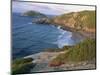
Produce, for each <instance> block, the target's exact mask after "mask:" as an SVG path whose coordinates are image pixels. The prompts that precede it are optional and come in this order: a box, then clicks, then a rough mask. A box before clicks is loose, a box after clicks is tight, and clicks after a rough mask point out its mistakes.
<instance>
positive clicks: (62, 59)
mask: <svg viewBox="0 0 100 75" xmlns="http://www.w3.org/2000/svg"><path fill="white" fill-rule="evenodd" d="M65 49H66V48H65ZM66 50H67V51H66V52H65V53H63V54H59V55H58V56H57V57H56V58H54V59H53V60H52V61H51V62H50V65H51V66H57V65H61V64H64V63H66V62H79V61H90V60H93V59H95V56H96V45H95V40H94V39H86V40H84V41H82V42H80V43H79V44H77V45H75V46H73V47H71V48H67V49H66Z"/></svg>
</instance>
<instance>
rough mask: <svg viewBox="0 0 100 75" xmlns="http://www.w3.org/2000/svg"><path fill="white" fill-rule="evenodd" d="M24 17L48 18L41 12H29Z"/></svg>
mask: <svg viewBox="0 0 100 75" xmlns="http://www.w3.org/2000/svg"><path fill="white" fill-rule="evenodd" d="M22 15H23V16H31V17H33V16H34V17H46V15H44V14H42V13H40V12H37V11H33V10H32V11H27V12H25V13H23V14H22Z"/></svg>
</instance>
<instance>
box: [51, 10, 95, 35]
mask: <svg viewBox="0 0 100 75" xmlns="http://www.w3.org/2000/svg"><path fill="white" fill-rule="evenodd" d="M95 13H96V12H95V11H86V10H85V11H80V12H71V13H66V14H62V15H60V16H56V17H54V18H52V19H51V23H53V24H56V25H61V26H62V27H63V28H71V29H74V30H76V31H85V32H92V33H94V32H95V24H96V15H95Z"/></svg>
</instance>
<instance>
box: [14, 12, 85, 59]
mask: <svg viewBox="0 0 100 75" xmlns="http://www.w3.org/2000/svg"><path fill="white" fill-rule="evenodd" d="M13 18H14V21H13V36H14V37H13V40H18V41H14V43H13V57H14V58H17V57H24V56H27V55H30V54H34V53H38V52H41V51H44V50H45V49H48V48H62V47H63V46H65V45H68V46H69V45H74V44H76V43H78V42H80V41H81V40H83V39H84V37H83V36H82V35H80V34H77V33H75V32H69V31H66V30H63V29H61V26H55V25H50V24H36V23H32V21H33V20H34V17H29V16H21V14H20V13H13ZM16 21H17V22H16ZM32 41H33V42H32ZM21 43H24V44H21ZM43 45H44V46H43ZM23 52H24V53H23ZM17 55H18V56H17Z"/></svg>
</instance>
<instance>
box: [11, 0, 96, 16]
mask: <svg viewBox="0 0 100 75" xmlns="http://www.w3.org/2000/svg"><path fill="white" fill-rule="evenodd" d="M30 10H33V11H38V12H41V13H43V14H46V15H60V14H63V13H69V12H77V11H82V10H95V7H93V6H79V5H60V4H46V3H33V2H18V1H13V2H12V12H16V13H24V12H27V11H30Z"/></svg>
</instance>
